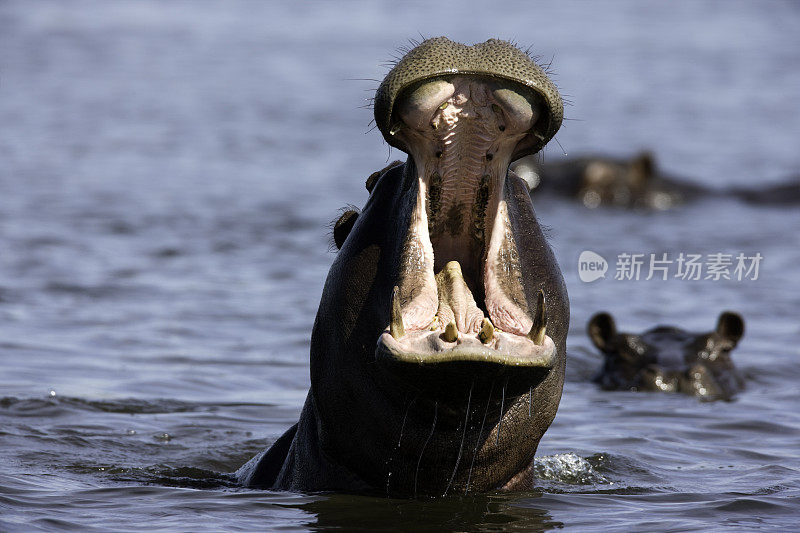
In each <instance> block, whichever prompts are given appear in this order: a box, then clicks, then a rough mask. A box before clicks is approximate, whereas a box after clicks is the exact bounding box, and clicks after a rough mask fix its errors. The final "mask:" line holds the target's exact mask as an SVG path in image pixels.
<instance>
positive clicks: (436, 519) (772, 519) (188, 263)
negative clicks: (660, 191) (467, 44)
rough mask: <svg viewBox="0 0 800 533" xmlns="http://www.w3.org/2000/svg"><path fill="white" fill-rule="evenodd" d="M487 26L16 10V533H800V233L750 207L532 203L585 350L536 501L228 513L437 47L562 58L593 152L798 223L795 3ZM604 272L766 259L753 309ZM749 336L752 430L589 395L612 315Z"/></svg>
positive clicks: (11, 407) (722, 201) (616, 396)
mask: <svg viewBox="0 0 800 533" xmlns="http://www.w3.org/2000/svg"><path fill="white" fill-rule="evenodd" d="M480 7H481V6H478V5H477V4H476V5H474V6H473V5H470V4H469V2H468V3H467V4H466V5H464V4H463V2H462V3H460V4H459V9H453V6H450V5H445V4H441V5H440V4H436V5H433V4H431V5H426V6H425V9H424V10H423V9H408V10H403V11H401V12H398V10H397V8H396V6H395V5H394V4H393V3H391V2H370V3H354V4H351V5H350V7H349V8H348V9H345V10H343V9H342V8H341V7H340V5H339V4H338V3H314V4H297V3H293V2H282V3H277V2H275V3H273V2H270V3H257V4H254V3H238V2H237V3H231V2H229V3H226V4H224V5H218V6H217V5H203V6H202V7H201V8H200V7H198V6H196V5H194V4H191V5H190V4H184V3H181V2H169V3H160V2H155V1H145V2H115V3H109V4H107V3H93V2H85V3H84V2H78V3H70V4H68V5H65V4H62V3H57V2H37V3H35V4H31V3H24V2H5V3H2V4H0V71H1V72H0V82H2V83H0V125H2V126H0V161H2V165H0V363H2V372H0V446H2V448H3V450H4V452H5V453H4V459H3V461H2V466H0V509H2V511H0V530H3V531H30V530H32V529H44V530H58V529H77V530H87V529H91V528H95V529H97V530H108V529H115V530H126V529H133V528H137V529H140V528H141V527H142V525H143V524H146V525H147V527H148V528H149V529H155V530H170V531H196V530H198V529H201V528H202V529H224V530H235V529H240V530H255V529H278V528H283V529H286V530H309V529H311V530H323V529H331V528H334V527H336V528H340V529H355V528H361V529H363V530H369V531H380V530H402V531H409V530H419V531H425V530H435V531H442V530H453V531H464V530H471V531H472V530H474V531H484V530H491V531H497V530H515V529H516V530H523V531H530V530H544V529H552V528H558V527H561V526H562V525H563V526H564V527H568V528H569V527H572V528H574V529H576V530H580V531H589V530H593V529H595V530H598V529H605V528H612V529H625V530H637V531H638V530H652V529H668V528H672V529H674V530H686V529H701V530H708V529H715V528H719V527H723V526H727V527H733V528H743V529H748V528H755V527H762V526H774V527H781V526H783V527H794V522H795V521H796V516H797V512H798V505H799V504H798V499H800V484H798V481H797V480H798V473H799V471H800V463H798V460H797V442H798V438H799V437H800V417H799V416H798V414H797V410H796V404H797V393H796V383H797V381H798V379H800V370H798V366H797V364H796V361H797V358H798V356H800V351H798V348H797V346H798V341H799V340H800V327H798V322H797V320H796V317H797V316H798V315H800V301H798V299H797V295H796V293H797V291H796V287H797V272H798V270H797V265H798V264H800V251H799V250H800V234H798V232H797V231H796V228H797V227H800V212H798V210H797V209H796V206H794V205H791V204H789V205H785V206H783V207H779V208H778V207H772V206H765V205H764V203H763V202H759V201H758V198H756V197H750V196H747V197H745V198H740V199H744V200H747V201H746V202H741V201H738V200H736V199H732V198H719V197H716V196H712V197H709V198H703V199H702V200H700V201H697V202H694V203H691V204H689V205H685V206H682V207H678V208H677V209H674V210H670V211H665V212H650V213H640V212H627V211H623V210H613V209H612V210H601V209H598V210H587V209H583V208H581V207H580V206H577V205H576V204H575V203H574V202H573V201H570V200H563V199H558V198H551V197H545V196H537V195H534V203H535V205H536V209H537V213H538V215H539V217H540V218H541V219H542V221H543V222H544V223H545V224H547V225H548V226H550V227H551V228H552V230H551V231H550V236H551V237H550V238H551V244H552V245H553V247H554V249H555V252H556V254H557V257H558V259H559V262H560V264H561V266H562V269H563V271H564V275H565V279H566V281H567V284H568V288H569V291H570V297H571V303H572V323H571V331H570V337H569V347H570V353H569V363H568V376H567V381H568V382H567V384H566V387H565V391H564V396H563V400H562V404H561V408H560V410H559V414H558V416H557V417H556V420H555V422H554V424H553V426H552V427H551V429H550V430H549V431H548V433H547V434H546V435H545V438H544V439H543V440H542V443H541V445H540V451H539V456H540V457H539V458H538V459H537V462H536V465H535V466H536V472H537V476H538V478H537V481H536V486H535V489H534V490H533V491H532V492H530V493H523V494H512V495H486V496H466V497H452V498H443V499H435V500H418V501H397V500H386V499H385V498H380V497H377V498H372V497H366V496H352V495H302V494H289V493H272V492H265V491H252V490H245V489H242V488H239V487H236V486H234V485H233V484H232V482H231V478H230V476H229V473H230V472H233V471H234V470H235V469H236V468H237V467H238V466H240V465H241V464H242V463H244V462H245V461H246V460H247V459H249V458H250V457H251V456H253V455H254V454H255V453H257V452H258V451H260V450H261V449H263V448H264V447H265V446H267V445H268V444H269V443H270V442H272V441H274V440H275V439H276V438H277V437H278V436H279V435H280V434H281V433H282V432H283V431H284V430H285V429H286V428H288V427H289V426H290V425H291V424H292V423H294V422H295V421H296V420H297V416H298V413H299V410H300V408H301V406H302V402H303V400H304V398H305V394H306V391H307V388H308V366H307V365H308V341H309V335H310V331H311V326H312V323H313V320H314V315H315V313H316V309H317V304H318V301H319V295H320V292H321V289H322V283H323V280H324V279H325V275H326V273H327V270H328V267H329V265H330V263H331V260H332V258H333V255H332V254H331V253H330V252H329V245H330V241H329V238H330V237H329V235H328V231H329V230H328V224H329V223H330V221H331V220H333V219H334V218H335V217H336V216H337V214H338V210H339V209H340V208H341V207H343V206H345V205H347V204H355V205H361V204H363V202H364V201H365V200H366V196H367V193H366V191H365V190H364V179H365V178H366V177H367V176H368V175H369V174H370V173H371V172H373V171H374V170H377V169H379V168H382V167H384V166H385V165H386V164H387V163H388V161H390V160H392V159H396V158H398V157H399V156H400V154H398V153H396V152H394V153H392V152H390V151H389V150H388V148H387V147H386V145H385V144H383V143H382V141H381V140H380V138H379V137H380V136H379V135H378V134H377V132H376V131H371V132H370V131H369V129H370V127H371V125H370V124H369V122H370V119H371V115H370V112H369V110H367V109H360V106H361V105H363V100H362V99H363V98H365V97H369V96H371V91H372V90H374V89H375V86H376V85H377V82H376V81H360V79H363V78H368V79H373V80H377V79H379V78H380V77H381V76H382V75H383V73H384V72H385V69H384V68H383V67H382V66H381V65H380V64H381V62H382V61H384V60H385V59H386V58H387V57H390V55H391V51H392V50H393V49H395V48H396V47H398V46H399V45H402V44H403V43H404V42H405V40H406V39H407V38H408V37H415V36H416V35H417V31H421V32H422V33H423V34H425V35H437V34H447V35H449V36H450V37H452V38H454V39H457V40H463V41H471V42H474V41H482V40H485V39H486V38H488V37H491V36H495V35H500V36H502V37H513V38H516V39H517V40H518V41H520V42H522V43H524V44H526V45H527V44H533V50H534V51H536V52H537V53H540V54H542V56H543V57H545V58H546V60H547V61H549V60H550V58H551V57H552V58H553V68H554V70H555V72H556V81H557V82H558V83H559V85H560V87H561V88H562V90H563V91H564V93H565V94H566V95H567V97H568V99H569V100H570V101H572V102H573V105H572V106H570V107H568V109H567V118H568V119H569V120H567V121H566V122H565V127H564V128H563V129H562V131H561V132H560V133H559V135H558V137H557V139H558V142H559V143H560V144H561V145H562V146H563V147H564V149H565V150H566V151H568V152H569V153H570V154H575V155H578V154H580V153H586V152H589V151H591V152H594V153H608V154H611V155H624V154H631V153H634V152H636V151H637V150H640V149H643V148H650V149H653V150H654V152H655V153H656V155H657V157H658V160H659V164H660V165H661V166H663V168H664V169H668V170H669V171H670V172H674V173H675V174H676V175H678V176H685V177H686V179H687V180H691V182H692V183H695V184H698V185H702V186H703V187H706V188H708V189H710V190H718V189H721V188H731V187H733V188H742V189H748V190H752V188H753V187H759V185H764V187H763V190H764V191H766V192H764V195H762V196H768V197H770V198H771V197H773V196H777V197H779V198H780V197H782V194H783V192H782V189H780V187H779V186H778V187H777V188H768V187H767V185H768V184H776V183H780V182H781V181H782V180H784V179H785V178H788V177H791V176H795V175H797V174H798V172H800V159H798V158H799V157H800V155H798V152H797V142H796V140H797V133H798V131H800V122H799V121H800V118H799V117H798V115H797V114H796V113H791V112H789V111H790V110H793V109H798V108H800V93H798V92H797V90H796V88H797V87H798V86H800V68H797V66H798V65H800V52H798V47H797V46H796V37H795V36H796V35H797V34H798V32H800V12H798V10H797V6H796V5H795V4H793V3H781V2H774V3H771V4H770V8H769V9H763V8H762V7H761V5H760V4H754V3H746V2H726V3H725V4H724V6H723V5H722V4H719V3H715V2H678V3H669V4H661V3H650V2H636V3H616V2H611V3H602V4H600V3H592V4H590V3H585V2H576V3H570V2H558V3H555V2H554V3H536V4H529V3H525V2H519V3H512V4H509V5H508V6H507V7H506V6H504V7H503V8H502V9H501V8H498V9H495V10H492V11H489V12H486V11H485V10H482V9H480ZM478 12H480V13H481V16H480V17H476V16H475V15H474V13H478ZM542 20H546V21H548V23H546V24H541V23H539V22H538V21H542ZM356 79H358V80H356ZM365 132H366V133H368V134H367V135H364V133H365ZM560 154H561V150H560V149H558V146H557V145H554V146H553V147H552V148H548V149H547V150H546V151H545V154H544V160H545V161H547V162H554V161H558V160H559V158H561V157H562V156H561V155H560ZM765 184H766V185H765ZM770 195H771V196H770ZM759 198H760V196H759ZM587 249H589V250H593V251H595V252H596V253H598V254H600V255H602V256H603V257H606V258H610V257H616V256H617V255H618V254H619V253H623V252H627V253H630V252H635V253H670V254H671V255H674V254H677V253H679V252H696V253H717V252H725V253H738V252H745V253H747V254H752V253H755V252H760V253H761V254H762V255H763V257H764V261H763V264H762V271H761V275H760V277H759V279H758V280H757V281H748V282H737V281H735V280H732V281H725V280H722V281H719V282H711V281H699V282H689V281H684V280H679V279H670V280H668V281H663V282H662V281H655V280H651V281H648V282H646V281H638V282H637V281H615V280H613V279H611V278H610V277H609V278H607V279H605V280H598V281H596V282H594V283H591V284H585V283H582V282H581V281H580V280H579V278H578V276H577V259H578V257H579V255H580V253H581V252H582V251H584V250H587ZM612 267H613V266H612ZM722 309H733V310H736V311H738V312H740V313H742V315H743V316H744V317H745V320H746V323H747V331H746V333H745V337H744V339H743V340H742V343H741V345H740V346H739V347H738V348H737V350H736V352H734V354H733V357H734V359H735V361H736V364H737V366H738V367H739V368H741V369H742V370H743V371H744V373H745V375H746V377H747V379H748V388H747V390H746V391H745V392H744V393H743V394H741V395H740V396H739V397H738V398H737V399H736V400H735V401H733V402H716V403H699V402H697V401H695V400H694V399H693V398H688V397H683V396H679V395H668V394H654V393H641V394H632V393H628V392H603V391H600V390H598V389H597V388H596V387H595V386H594V385H593V384H591V383H589V381H588V378H589V377H590V376H591V375H592V373H593V372H594V371H595V370H596V368H597V367H598V366H599V364H600V357H599V356H598V355H597V354H596V353H595V351H594V350H593V348H592V347H591V345H590V343H589V341H588V339H587V338H586V337H585V332H584V327H585V324H586V321H587V319H588V318H589V317H590V316H591V315H592V314H593V313H595V312H596V311H599V310H608V311H610V312H612V313H613V314H614V316H615V317H618V318H619V322H620V323H624V324H626V325H627V327H628V328H630V330H632V331H638V330H644V329H648V328H650V327H652V326H654V325H656V324H661V323H668V324H675V325H676V326H680V327H682V328H685V329H688V330H698V331H700V330H704V329H707V326H708V324H709V323H712V322H713V320H714V318H715V317H716V316H717V315H718V314H719V312H720V311H721V310H722ZM51 391H52V393H51Z"/></svg>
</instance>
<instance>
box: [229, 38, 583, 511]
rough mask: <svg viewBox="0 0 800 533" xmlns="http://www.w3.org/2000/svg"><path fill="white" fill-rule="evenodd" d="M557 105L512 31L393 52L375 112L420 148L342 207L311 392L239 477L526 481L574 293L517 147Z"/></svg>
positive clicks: (403, 146)
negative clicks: (361, 202)
mask: <svg viewBox="0 0 800 533" xmlns="http://www.w3.org/2000/svg"><path fill="white" fill-rule="evenodd" d="M562 112H563V107H562V102H561V98H560V96H559V95H558V92H557V90H556V89H555V86H554V85H553V84H552V83H551V82H550V81H549V79H548V78H547V76H546V75H545V73H544V72H543V71H542V70H541V69H540V68H539V67H538V66H536V64H535V63H534V62H533V61H532V60H531V59H530V58H529V57H528V56H527V55H526V54H525V53H524V52H521V51H520V50H518V49H517V48H516V47H514V46H513V45H511V44H509V43H506V42H504V41H498V40H490V41H487V42H486V43H482V44H479V45H475V46H471V47H470V46H465V45H461V44H459V43H453V42H451V41H449V40H447V39H445V38H437V39H429V40H427V41H424V42H423V43H421V44H420V45H419V46H418V47H416V48H415V49H413V50H411V51H410V52H409V53H408V54H407V55H406V56H405V57H404V58H403V59H402V60H401V61H400V62H399V63H398V64H397V65H396V66H395V67H394V69H392V71H391V72H390V73H389V75H388V76H387V78H386V79H385V80H384V82H383V83H382V85H381V87H380V88H379V89H378V92H377V94H376V103H375V119H376V123H377V124H378V127H379V129H380V130H381V133H382V134H383V136H384V138H385V139H386V140H387V142H389V144H391V145H392V146H394V147H396V148H398V149H400V150H402V151H405V152H406V153H408V154H409V158H408V160H407V161H406V162H404V163H397V164H392V165H389V167H387V168H385V169H383V170H382V171H379V172H377V173H375V174H374V175H372V176H370V178H369V179H368V182H367V188H368V189H369V190H370V191H371V194H370V197H369V199H368V201H367V203H366V205H365V206H364V207H363V209H361V210H360V212H359V211H357V210H355V209H351V210H348V211H347V212H344V213H343V214H342V216H341V217H340V218H339V219H338V220H337V221H336V222H335V223H334V227H333V234H334V241H335V243H336V245H337V248H340V249H339V251H338V253H337V256H336V259H335V260H334V262H333V265H332V266H331V269H330V271H329V273H328V278H327V280H326V283H325V287H324V289H323V293H322V298H321V301H320V306H319V311H318V313H317V317H316V320H315V323H314V328H313V332H312V336H311V388H310V390H309V393H308V397H307V399H306V403H305V405H304V407H303V411H302V413H301V416H300V420H299V421H298V423H297V424H296V425H294V426H293V427H292V428H290V429H289V430H288V431H287V432H286V433H285V434H284V435H283V436H282V437H280V438H279V439H278V440H277V441H276V442H275V443H273V445H272V446H271V447H270V448H269V449H268V450H267V451H265V452H263V453H261V454H259V455H258V456H256V457H254V458H253V459H252V460H251V461H250V462H248V463H247V464H246V465H244V466H243V467H242V468H241V469H240V470H239V471H238V472H237V477H238V478H239V480H240V481H241V482H242V483H243V484H245V485H248V486H252V487H261V488H271V489H280V490H295V491H305V492H313V491H347V492H364V493H375V494H380V495H383V496H386V495H389V496H398V497H414V496H422V495H432V496H440V495H445V494H465V493H472V492H486V491H494V490H523V489H527V488H530V487H531V486H532V480H533V477H532V464H533V458H534V454H535V452H536V448H537V446H538V443H539V440H540V439H541V437H542V435H543V434H544V432H545V431H546V430H547V428H548V427H549V425H550V423H551V422H552V420H553V418H554V417H555V414H556V410H557V408H558V404H559V401H560V398H561V391H562V388H563V382H564V365H565V360H566V357H565V355H566V334H567V329H568V324H569V302H568V298H567V293H566V288H565V285H564V281H563V278H562V276H561V272H560V269H559V267H558V264H557V263H556V260H555V258H554V256H553V253H552V251H551V250H550V247H549V246H548V244H547V242H546V240H545V237H544V235H543V233H542V230H541V227H540V226H539V222H538V221H537V219H536V215H535V213H534V210H533V205H532V203H531V198H530V195H529V191H528V187H527V186H526V184H525V183H524V181H523V180H522V179H520V178H519V177H517V176H516V175H514V174H513V173H512V172H509V171H508V164H509V163H510V161H513V160H514V159H516V158H519V157H522V156H524V155H526V154H529V153H535V152H536V151H538V150H539V149H541V148H542V147H543V146H544V144H545V143H546V142H547V141H548V140H549V139H550V138H551V137H552V136H553V135H554V134H555V132H556V131H557V130H558V127H559V126H560V123H561V118H562ZM474 132H482V133H480V135H478V134H475V133H474ZM487 139H488V140H487ZM481 143H484V144H481ZM476 147H477V148H476ZM448 202H449V204H448ZM454 206H455V207H454ZM459 206H460V207H459ZM452 212H458V214H459V215H460V218H459V217H454V216H452V214H451V215H448V213H452Z"/></svg>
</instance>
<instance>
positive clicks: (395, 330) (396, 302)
mask: <svg viewBox="0 0 800 533" xmlns="http://www.w3.org/2000/svg"><path fill="white" fill-rule="evenodd" d="M399 292H400V287H398V286H396V285H395V287H394V290H393V291H392V321H391V322H390V324H389V333H391V334H392V337H394V338H395V339H401V338H403V336H404V335H405V334H406V328H405V327H403V314H402V313H401V312H400V296H399Z"/></svg>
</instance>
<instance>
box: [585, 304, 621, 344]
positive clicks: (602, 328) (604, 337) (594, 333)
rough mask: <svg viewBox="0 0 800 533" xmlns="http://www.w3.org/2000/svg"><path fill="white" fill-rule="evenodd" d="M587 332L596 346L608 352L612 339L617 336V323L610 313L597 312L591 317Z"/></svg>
mask: <svg viewBox="0 0 800 533" xmlns="http://www.w3.org/2000/svg"><path fill="white" fill-rule="evenodd" d="M586 332H587V333H588V334H589V338H590V339H592V342H593V343H594V345H595V346H597V347H598V348H599V349H600V350H601V351H603V352H607V351H609V350H610V349H611V346H610V344H611V341H612V340H613V339H614V337H616V336H617V325H616V324H615V323H614V318H613V317H612V316H611V315H610V314H608V313H597V314H596V315H594V316H593V317H592V318H590V319H589V324H588V325H587V327H586Z"/></svg>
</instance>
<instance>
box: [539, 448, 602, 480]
mask: <svg viewBox="0 0 800 533" xmlns="http://www.w3.org/2000/svg"><path fill="white" fill-rule="evenodd" d="M533 472H534V474H535V475H536V478H537V479H540V480H548V481H557V482H559V483H566V484H569V485H597V484H604V485H605V484H609V485H610V484H613V483H612V482H611V481H610V480H608V479H607V478H606V477H605V476H603V474H601V473H600V472H598V471H597V470H596V469H595V467H594V466H592V464H591V463H590V462H589V461H587V460H586V459H584V458H583V457H580V456H579V455H576V454H574V453H559V454H556V455H546V456H543V457H537V458H536V459H534V461H533Z"/></svg>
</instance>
